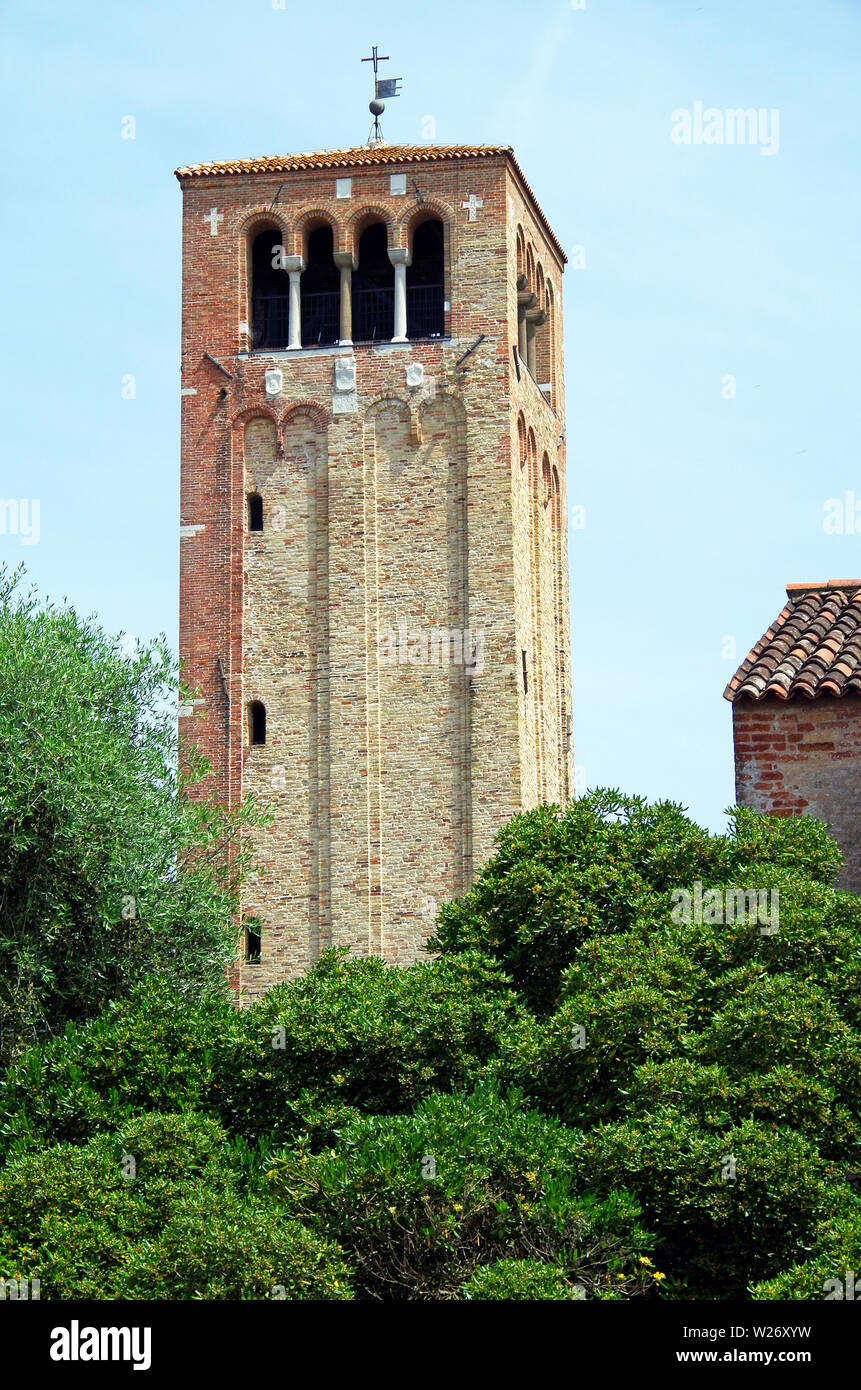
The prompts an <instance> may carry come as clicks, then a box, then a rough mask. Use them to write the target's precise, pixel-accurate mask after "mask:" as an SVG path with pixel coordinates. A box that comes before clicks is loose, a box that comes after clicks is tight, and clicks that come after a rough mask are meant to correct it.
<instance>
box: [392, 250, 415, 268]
mask: <svg viewBox="0 0 861 1390" xmlns="http://www.w3.org/2000/svg"><path fill="white" fill-rule="evenodd" d="M389 260H390V261H391V263H392V265H412V263H413V258H412V256H411V255H410V250H409V247H408V246H390V247H389Z"/></svg>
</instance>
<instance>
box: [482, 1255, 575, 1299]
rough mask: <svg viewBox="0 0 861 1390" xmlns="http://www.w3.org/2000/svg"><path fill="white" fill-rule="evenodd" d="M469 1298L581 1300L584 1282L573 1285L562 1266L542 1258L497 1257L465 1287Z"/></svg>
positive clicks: (484, 1266) (483, 1267)
mask: <svg viewBox="0 0 861 1390" xmlns="http://www.w3.org/2000/svg"><path fill="white" fill-rule="evenodd" d="M463 1296H464V1298H470V1299H491V1298H498V1299H529V1300H535V1299H554V1300H556V1301H557V1302H558V1301H560V1300H565V1299H582V1298H584V1297H585V1292H584V1289H583V1287H582V1285H581V1284H574V1283H572V1281H571V1280H570V1279H569V1278H568V1276H567V1275H566V1273H565V1271H564V1269H562V1268H561V1266H560V1265H550V1264H542V1263H541V1261H540V1260H496V1261H495V1262H494V1263H493V1264H490V1265H483V1266H482V1268H481V1269H478V1270H476V1272H475V1274H473V1276H472V1278H471V1279H469V1280H468V1281H467V1282H466V1284H464V1286H463Z"/></svg>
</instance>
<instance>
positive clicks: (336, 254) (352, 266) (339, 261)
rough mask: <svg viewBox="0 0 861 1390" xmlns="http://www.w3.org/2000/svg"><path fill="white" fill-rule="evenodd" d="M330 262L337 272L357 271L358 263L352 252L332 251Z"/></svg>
mask: <svg viewBox="0 0 861 1390" xmlns="http://www.w3.org/2000/svg"><path fill="white" fill-rule="evenodd" d="M332 260H333V261H334V262H335V265H336V266H337V267H338V269H339V270H358V268H359V262H358V261H357V260H356V257H355V256H354V255H353V253H352V251H333V252H332Z"/></svg>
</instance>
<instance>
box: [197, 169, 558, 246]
mask: <svg viewBox="0 0 861 1390" xmlns="http://www.w3.org/2000/svg"><path fill="white" fill-rule="evenodd" d="M500 158H503V159H507V160H508V161H509V162H510V164H511V165H512V167H513V169H514V171H515V173H516V175H517V177H518V179H519V180H520V182H521V184H522V185H523V188H524V191H525V193H526V194H527V196H528V198H529V200H530V202H531V203H532V205H533V207H534V209H535V212H536V215H537V217H538V220H539V221H540V222H541V225H542V226H543V228H544V230H545V231H546V232H547V235H548V236H549V238H550V241H551V242H552V244H553V246H554V247H555V249H556V251H557V252H558V253H559V256H560V257H561V259H562V261H563V262H566V261H567V259H568V257H567V256H566V255H565V252H564V251H563V250H562V247H561V246H560V244H559V242H558V240H557V238H556V236H555V235H554V233H553V230H552V228H551V226H550V224H549V222H548V221H547V218H546V217H545V216H544V213H543V212H542V211H541V208H540V207H539V204H538V200H537V199H536V197H535V194H534V193H533V192H532V189H531V188H530V187H529V184H528V183H527V182H526V179H525V178H524V177H523V170H522V169H521V168H520V165H519V164H518V163H517V160H516V159H515V157H514V151H513V149H512V148H511V146H510V145H386V144H383V145H355V146H353V147H352V148H351V149H348V150H312V151H309V152H308V153H307V154H285V155H265V156H261V158H259V159H233V160H225V161H222V162H217V163H214V164H188V165H185V166H184V167H183V168H181V169H176V170H175V171H174V172H175V174H176V177H177V178H178V179H179V181H180V183H183V182H185V181H186V180H188V179H205V178H218V177H225V176H230V175H236V174H285V173H290V172H293V171H296V170H300V171H301V170H303V169H359V168H363V167H367V166H368V165H369V164H371V165H372V164H431V163H434V162H436V161H439V160H444V159H500Z"/></svg>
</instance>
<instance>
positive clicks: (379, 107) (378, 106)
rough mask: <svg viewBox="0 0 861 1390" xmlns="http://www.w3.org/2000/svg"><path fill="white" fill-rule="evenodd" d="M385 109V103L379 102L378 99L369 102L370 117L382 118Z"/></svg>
mask: <svg viewBox="0 0 861 1390" xmlns="http://www.w3.org/2000/svg"><path fill="white" fill-rule="evenodd" d="M385 109H386V103H385V102H384V101H380V99H379V97H375V98H374V100H373V101H372V102H369V104H368V110H369V111H370V113H371V115H372V116H382V114H383V112H384V111H385Z"/></svg>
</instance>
